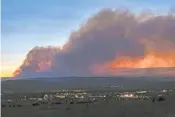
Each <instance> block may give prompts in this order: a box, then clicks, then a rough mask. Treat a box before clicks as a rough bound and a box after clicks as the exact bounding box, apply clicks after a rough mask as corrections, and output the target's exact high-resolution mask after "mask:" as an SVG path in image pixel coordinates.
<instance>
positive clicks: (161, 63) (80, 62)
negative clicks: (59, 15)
mask: <svg viewBox="0 0 175 117" xmlns="http://www.w3.org/2000/svg"><path fill="white" fill-rule="evenodd" d="M58 38H59V37H58ZM169 67H175V17H174V15H171V14H169V15H162V16H156V15H154V14H152V13H142V14H140V15H135V14H133V13H131V12H129V11H124V10H116V11H114V10H111V9H104V10H102V11H100V12H99V13H97V14H95V15H94V16H93V17H90V18H89V20H88V21H87V23H86V24H84V25H82V26H81V27H80V28H79V30H77V31H75V32H73V33H72V34H71V35H70V37H69V40H68V42H67V43H66V44H65V45H64V47H63V48H62V49H59V48H56V47H49V48H34V49H32V50H31V51H30V52H29V54H28V55H27V57H26V60H25V61H24V63H23V64H22V65H21V66H20V68H19V69H18V70H17V71H16V72H15V76H22V77H39V76H41V77H43V76H94V75H120V74H122V75H123V74H133V73H134V74H135V72H134V70H135V69H134V70H133V68H136V69H138V68H169ZM121 68H122V69H121ZM125 68H127V69H125ZM123 69H125V70H123ZM128 69H129V70H128ZM131 71H132V72H131ZM136 71H137V70H136ZM145 71H146V72H145ZM147 71H150V70H142V72H139V73H147ZM159 71H160V70H159ZM155 73H158V72H155ZM161 73H163V72H161ZM166 73H168V71H167V72H166ZM171 73H174V72H173V71H171Z"/></svg>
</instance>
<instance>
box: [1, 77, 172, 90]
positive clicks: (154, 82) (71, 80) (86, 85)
mask: <svg viewBox="0 0 175 117" xmlns="http://www.w3.org/2000/svg"><path fill="white" fill-rule="evenodd" d="M174 81H175V79H170V78H156V77H154V78H153V77H63V78H27V79H16V80H14V79H8V80H7V79H6V80H2V81H1V86H2V92H9V91H10V92H36V91H41V90H43V91H53V90H59V89H77V88H81V89H94V90H95V89H105V86H110V85H121V84H123V85H124V87H123V88H118V89H141V88H143V89H144V88H161V87H162V86H163V87H175V82H174Z"/></svg>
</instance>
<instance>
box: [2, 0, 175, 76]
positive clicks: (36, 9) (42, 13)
mask: <svg viewBox="0 0 175 117" xmlns="http://www.w3.org/2000/svg"><path fill="white" fill-rule="evenodd" d="M1 5H2V18H1V21H2V22H1V23H2V24H1V26H2V30H1V37H2V38H1V55H2V57H1V66H2V67H1V71H2V72H1V76H3V77H5V76H6V77H8V76H12V73H13V72H14V71H15V69H16V68H18V67H19V66H20V65H21V64H22V62H23V60H24V59H25V56H26V54H27V53H28V52H29V51H30V50H31V49H32V48H34V47H36V46H63V45H64V44H65V43H66V42H67V40H68V38H69V36H70V33H71V32H72V31H74V30H76V29H78V27H79V25H81V24H83V23H84V22H86V20H87V19H88V17H89V16H91V15H92V14H94V13H96V12H98V11H99V10H100V9H102V8H127V9H130V10H131V11H133V12H136V13H137V12H140V11H142V10H145V9H146V10H149V9H150V10H152V11H154V12H156V13H159V14H164V13H167V12H168V11H169V10H170V9H171V8H174V6H175V1H174V0H161V1H160V0H151V1H149V2H148V0H86V1H83V0H73V1H71V0H2V4H1Z"/></svg>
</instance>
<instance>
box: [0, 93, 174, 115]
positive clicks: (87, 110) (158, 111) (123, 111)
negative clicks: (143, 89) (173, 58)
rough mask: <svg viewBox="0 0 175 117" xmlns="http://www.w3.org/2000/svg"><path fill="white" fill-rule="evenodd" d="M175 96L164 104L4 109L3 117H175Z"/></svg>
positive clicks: (139, 102) (136, 102)
mask: <svg viewBox="0 0 175 117" xmlns="http://www.w3.org/2000/svg"><path fill="white" fill-rule="evenodd" d="M174 99H175V96H170V97H169V98H167V100H166V101H164V102H157V103H152V102H151V100H109V101H100V102H96V103H94V104H89V105H88V106H87V107H86V106H85V104H72V105H70V104H63V105H51V106H48V105H42V106H37V107H32V106H29V105H28V106H24V107H21V108H13V107H11V108H10V107H7V108H2V117H175V108H174V105H175V101H174Z"/></svg>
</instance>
